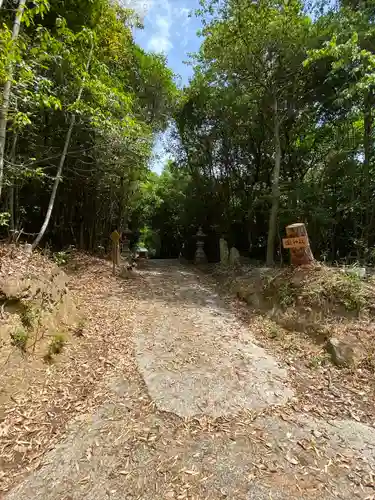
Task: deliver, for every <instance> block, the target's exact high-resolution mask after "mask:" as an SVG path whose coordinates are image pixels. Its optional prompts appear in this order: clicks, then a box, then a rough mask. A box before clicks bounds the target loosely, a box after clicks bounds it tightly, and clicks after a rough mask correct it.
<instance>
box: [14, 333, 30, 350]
mask: <svg viewBox="0 0 375 500" xmlns="http://www.w3.org/2000/svg"><path fill="white" fill-rule="evenodd" d="M10 338H11V344H12V346H14V347H17V349H19V350H20V351H22V352H26V348H27V342H28V340H29V334H28V333H27V331H25V330H24V329H23V328H16V329H15V330H14V331H13V332H11V333H10Z"/></svg>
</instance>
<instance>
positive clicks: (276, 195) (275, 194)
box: [266, 98, 281, 267]
mask: <svg viewBox="0 0 375 500" xmlns="http://www.w3.org/2000/svg"><path fill="white" fill-rule="evenodd" d="M274 140H275V166H274V168H273V173H272V206H271V213H270V218H269V224H268V240H267V259H266V265H267V266H269V267H271V266H273V265H274V250H275V238H276V226H277V214H278V211H279V199H280V187H279V180H280V166H281V145H280V121H279V113H278V108H277V99H276V98H275V102H274Z"/></svg>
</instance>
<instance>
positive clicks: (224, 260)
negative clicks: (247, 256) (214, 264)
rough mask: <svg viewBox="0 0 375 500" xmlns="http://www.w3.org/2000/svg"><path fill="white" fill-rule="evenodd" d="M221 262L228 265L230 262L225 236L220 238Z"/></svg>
mask: <svg viewBox="0 0 375 500" xmlns="http://www.w3.org/2000/svg"><path fill="white" fill-rule="evenodd" d="M219 245H220V264H222V265H224V266H226V265H228V263H229V250H228V243H227V242H226V240H225V239H224V238H220V241H219Z"/></svg>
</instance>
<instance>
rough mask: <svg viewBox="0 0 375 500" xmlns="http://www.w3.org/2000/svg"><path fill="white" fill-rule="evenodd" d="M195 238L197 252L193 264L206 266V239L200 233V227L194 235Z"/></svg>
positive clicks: (201, 232) (202, 233)
mask: <svg viewBox="0 0 375 500" xmlns="http://www.w3.org/2000/svg"><path fill="white" fill-rule="evenodd" d="M195 238H196V240H197V250H196V252H195V257H194V263H195V264H206V263H207V257H206V254H205V252H204V240H205V238H206V235H205V234H204V232H203V231H202V227H201V226H199V229H198V232H197V234H196V235H195Z"/></svg>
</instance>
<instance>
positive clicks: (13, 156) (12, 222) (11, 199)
mask: <svg viewBox="0 0 375 500" xmlns="http://www.w3.org/2000/svg"><path fill="white" fill-rule="evenodd" d="M17 139H18V134H17V132H15V133H14V136H13V142H12V150H11V153H10V161H11V163H12V165H15V163H16V147H17ZM9 213H10V221H9V225H10V230H11V233H12V238H13V237H14V230H15V213H14V176H13V178H12V181H11V184H10V186H9Z"/></svg>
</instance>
